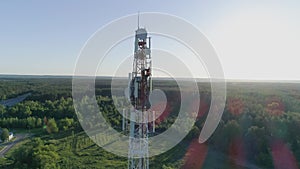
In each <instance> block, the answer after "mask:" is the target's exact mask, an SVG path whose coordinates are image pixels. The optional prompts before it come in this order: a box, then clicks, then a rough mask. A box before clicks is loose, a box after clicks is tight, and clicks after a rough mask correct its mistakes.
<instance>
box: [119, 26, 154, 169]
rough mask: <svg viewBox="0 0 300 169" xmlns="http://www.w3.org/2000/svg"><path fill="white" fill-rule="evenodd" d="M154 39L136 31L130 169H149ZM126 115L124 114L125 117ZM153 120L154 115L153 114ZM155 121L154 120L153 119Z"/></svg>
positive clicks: (141, 29) (138, 30) (130, 131)
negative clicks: (152, 43)
mask: <svg viewBox="0 0 300 169" xmlns="http://www.w3.org/2000/svg"><path fill="white" fill-rule="evenodd" d="M150 47H151V39H150V37H148V34H147V31H146V29H145V28H140V27H139V26H138V29H137V30H136V31H135V42H134V60H133V70H132V73H129V80H130V81H129V95H128V96H129V100H130V102H131V105H132V108H131V109H130V111H129V113H130V115H129V117H130V121H129V123H128V122H124V119H123V129H124V128H125V123H126V124H128V125H127V127H126V128H128V129H129V150H128V168H130V169H149V159H148V134H149V129H150V128H151V127H152V131H154V128H155V127H154V121H153V123H152V125H151V126H150V124H151V123H149V122H150V121H149V119H150V118H151V116H149V114H150V113H149V108H150V102H149V94H150V92H151V90H152V80H151V70H152V68H151V64H152V61H151V50H150ZM123 116H124V115H123ZM152 117H153V114H152ZM151 119H153V118H151Z"/></svg>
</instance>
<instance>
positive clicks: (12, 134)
mask: <svg viewBox="0 0 300 169" xmlns="http://www.w3.org/2000/svg"><path fill="white" fill-rule="evenodd" d="M13 138H14V133H13V132H9V136H8V140H11V139H13Z"/></svg>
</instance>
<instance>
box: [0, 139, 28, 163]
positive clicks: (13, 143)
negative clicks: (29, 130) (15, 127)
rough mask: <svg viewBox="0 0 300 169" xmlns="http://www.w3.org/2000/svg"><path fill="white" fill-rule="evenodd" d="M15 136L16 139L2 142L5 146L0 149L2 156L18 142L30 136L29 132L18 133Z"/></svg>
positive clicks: (0, 156) (0, 155)
mask: <svg viewBox="0 0 300 169" xmlns="http://www.w3.org/2000/svg"><path fill="white" fill-rule="evenodd" d="M15 137H16V138H15V140H14V141H12V142H7V143H3V144H1V146H4V148H3V149H2V150H0V158H2V157H4V155H5V154H6V153H7V152H8V151H9V150H10V149H11V148H12V147H13V146H15V145H16V144H17V143H19V142H20V141H22V140H24V139H25V138H27V137H29V134H16V135H15Z"/></svg>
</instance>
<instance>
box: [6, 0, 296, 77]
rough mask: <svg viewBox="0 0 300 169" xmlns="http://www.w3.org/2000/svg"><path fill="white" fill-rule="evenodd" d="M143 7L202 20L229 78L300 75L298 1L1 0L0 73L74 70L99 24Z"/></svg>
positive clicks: (68, 72) (195, 22) (64, 72)
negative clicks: (83, 49) (82, 49)
mask: <svg viewBox="0 0 300 169" xmlns="http://www.w3.org/2000/svg"><path fill="white" fill-rule="evenodd" d="M137 11H141V12H163V13H169V14H172V15H176V16H179V17H181V18H184V19H185V20H187V21H189V22H190V23H192V24H193V25H195V26H196V27H197V28H199V30H201V31H202V32H203V33H204V34H205V35H206V36H207V38H208V39H209V40H210V41H211V43H212V44H213V46H214V47H215V49H216V51H217V53H218V56H219V59H220V61H221V63H222V66H223V69H224V74H225V77H226V78H228V79H260V80H270V79H274V80H281V79H282V80H300V66H299V64H300V62H299V61H300V59H299V58H300V1H297V0H295V1H276V0H270V1H261V0H252V1H240V0H236V1H221V0H220V1H196V0H195V1H179V0H178V1H174V0H164V1H153V0H152V1H146V0H144V1H130V0H128V1H121V0H119V1H115V0H110V1H105V2H104V1H75V0H72V1H71V0H69V1H66V0H63V1H38V0H36V1H30V0H27V1H15V0H12V1H0V59H1V61H0V74H48V75H49V74H50V75H71V74H73V69H74V65H75V62H76V58H77V56H78V54H79V52H80V49H81V48H82V47H83V45H84V44H85V42H86V41H87V39H88V38H89V37H90V36H91V35H92V34H93V33H94V32H95V31H97V30H98V29H99V28H100V27H102V26H104V25H105V24H107V23H108V22H110V21H112V20H114V19H117V18H119V17H122V16H125V15H128V14H133V13H136V12H137ZM133 31H134V30H133ZM131 47H132V46H131ZM130 50H131V49H130ZM107 72H108V74H109V71H107ZM104 75H107V74H104Z"/></svg>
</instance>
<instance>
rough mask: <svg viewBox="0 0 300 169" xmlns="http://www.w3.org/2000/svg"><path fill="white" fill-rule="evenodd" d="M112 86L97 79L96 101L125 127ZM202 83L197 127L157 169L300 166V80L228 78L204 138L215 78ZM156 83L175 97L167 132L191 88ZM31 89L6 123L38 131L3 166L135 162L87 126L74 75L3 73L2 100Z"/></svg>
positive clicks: (6, 109)
mask: <svg viewBox="0 0 300 169" xmlns="http://www.w3.org/2000/svg"><path fill="white" fill-rule="evenodd" d="M110 84H111V79H110V78H97V79H96V80H95V94H96V100H97V103H98V105H99V108H100V111H101V112H102V113H103V115H104V116H105V118H106V120H107V121H108V122H109V123H110V124H111V125H112V126H113V127H114V128H115V129H116V130H121V127H122V126H121V124H122V116H121V114H119V112H118V110H117V108H116V106H115V105H114V102H113V98H114V97H117V96H112V94H111V91H110V89H111V86H110ZM197 85H198V89H199V93H200V107H199V110H198V112H196V114H192V115H195V116H197V120H196V122H195V124H194V126H193V128H192V130H191V131H190V132H189V134H188V135H187V136H186V137H185V138H184V139H183V140H182V141H181V142H180V143H179V144H178V145H176V146H175V147H174V148H172V149H171V150H169V151H167V152H165V153H163V154H160V155H158V156H154V157H151V158H150V168H164V169H172V168H189V169H193V168H195V169H198V168H290V169H293V168H299V164H300V163H299V162H300V135H299V134H298V131H299V130H300V85H299V84H298V83H292V82H238V81H232V82H227V98H226V106H225V109H224V112H223V116H222V119H221V122H220V124H219V125H218V127H217V129H216V131H215V132H214V133H213V135H212V136H211V137H210V138H209V139H208V140H207V141H206V142H205V143H203V144H200V143H199V142H198V137H199V134H200V132H201V129H202V127H203V125H204V122H205V120H206V117H207V113H208V111H209V108H210V101H211V97H210V95H211V89H210V84H209V83H208V82H202V81H201V80H200V81H199V82H198V84H197ZM153 86H154V88H157V89H161V90H162V91H164V93H165V94H166V97H167V100H168V105H167V106H166V108H165V110H164V112H163V113H162V115H161V116H160V117H159V118H158V119H156V121H155V123H156V133H155V134H160V133H162V132H163V131H165V130H167V129H168V128H169V127H170V126H171V125H172V124H173V123H174V121H175V120H176V117H177V115H178V110H179V108H180V107H179V106H178V102H180V99H178V98H180V95H183V94H185V93H184V92H185V91H179V88H178V85H177V84H176V82H175V81H172V80H166V79H154V81H153ZM26 93H30V95H28V96H27V97H26V99H25V100H24V101H21V102H20V103H17V104H15V105H13V106H5V105H1V104H0V128H2V129H8V130H9V131H13V132H14V133H16V134H17V133H18V132H19V133H29V135H30V137H27V138H26V139H24V140H23V141H21V142H19V143H18V144H17V145H16V146H14V147H13V148H12V149H11V150H10V151H9V152H8V153H6V154H5V156H4V157H3V158H2V157H0V168H127V162H128V161H127V159H126V158H124V157H119V156H117V155H114V154H112V153H109V152H107V151H105V150H104V149H103V148H101V147H99V146H98V145H97V144H95V143H94V142H93V141H92V140H91V139H90V138H89V137H88V136H87V135H86V134H85V132H84V131H83V129H82V127H81V125H80V123H79V120H78V117H77V114H76V113H75V110H74V105H73V99H72V77H51V76H49V77H38V76H37V77H35V76H24V77H22V76H13V77H11V76H8V77H6V76H0V101H1V100H7V99H11V98H15V97H17V96H20V95H22V94H26ZM117 99H118V98H117ZM120 102H121V100H120ZM0 103H1V102H0ZM1 148H3V147H2V146H1V144H0V150H1Z"/></svg>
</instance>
